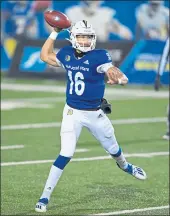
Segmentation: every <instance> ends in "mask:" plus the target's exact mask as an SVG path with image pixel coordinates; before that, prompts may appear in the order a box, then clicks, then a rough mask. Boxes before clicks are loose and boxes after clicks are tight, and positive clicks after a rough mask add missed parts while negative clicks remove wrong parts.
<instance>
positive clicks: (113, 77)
mask: <svg viewBox="0 0 170 216" xmlns="http://www.w3.org/2000/svg"><path fill="white" fill-rule="evenodd" d="M106 75H107V77H108V81H107V83H108V84H110V85H113V84H119V85H125V84H127V83H128V78H127V76H126V75H125V74H124V73H123V72H122V71H121V70H120V69H119V68H117V67H115V66H112V67H110V68H109V69H108V70H107V71H106Z"/></svg>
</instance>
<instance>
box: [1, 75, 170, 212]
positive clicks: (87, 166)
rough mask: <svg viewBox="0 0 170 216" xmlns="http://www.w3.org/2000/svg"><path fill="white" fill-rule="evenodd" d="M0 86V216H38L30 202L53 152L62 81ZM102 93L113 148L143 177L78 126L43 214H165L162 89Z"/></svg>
mask: <svg viewBox="0 0 170 216" xmlns="http://www.w3.org/2000/svg"><path fill="white" fill-rule="evenodd" d="M2 84H3V85H2V86H1V87H2V89H1V215H23V216H24V215H40V214H39V213H35V212H34V208H35V204H36V202H37V201H38V199H39V197H40V195H41V193H42V190H43V187H44V185H45V182H46V179H47V176H48V173H49V170H50V167H51V165H52V163H53V161H54V160H55V159H56V157H57V156H58V154H59V151H60V123H61V120H62V110H63V107H64V104H65V95H64V91H63V89H64V85H63V83H61V82H47V81H43V82H40V81H24V80H22V81H15V80H6V79H5V80H2ZM26 86H27V88H25V87H26ZM40 87H41V88H40ZM60 87H61V88H60ZM107 90H108V92H107V94H106V96H107V98H109V101H110V103H111V104H112V114H111V115H108V117H109V118H110V120H112V123H113V126H114V128H115V134H116V137H117V140H118V142H119V145H120V146H121V147H122V149H123V151H124V153H125V155H126V156H127V160H128V161H129V162H131V163H133V164H135V165H138V166H140V167H142V168H143V169H144V170H145V171H146V173H147V176H148V178H147V180H146V181H139V180H137V179H135V178H134V177H132V176H130V175H128V174H126V173H125V172H123V171H122V170H120V169H119V168H118V167H117V166H116V163H115V161H114V160H113V159H111V158H110V157H109V155H108V154H107V153H106V152H105V151H104V150H103V149H102V147H101V146H100V143H98V142H97V141H96V140H95V138H94V137H93V136H92V135H91V134H90V133H89V132H88V131H87V130H86V129H83V131H82V133H81V136H80V138H79V141H78V143H77V149H76V152H75V155H74V157H73V159H72V161H71V162H70V163H69V164H68V165H67V166H66V168H65V170H64V172H63V175H62V177H61V180H60V181H59V184H58V185H57V187H56V188H55V190H54V192H53V194H52V196H51V200H50V203H49V205H48V211H47V212H46V213H44V214H43V215H169V206H168V205H169V143H168V141H166V140H163V139H162V136H163V135H164V133H165V132H166V129H167V128H166V127H167V126H166V109H167V105H168V90H167V89H163V90H161V91H160V92H154V91H153V90H152V87H146V88H145V87H131V86H129V87H126V88H124V87H119V88H115V87H112V88H109V89H107ZM138 92H139V95H138ZM68 145H69V143H68Z"/></svg>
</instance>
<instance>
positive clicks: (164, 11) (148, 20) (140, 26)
mask: <svg viewBox="0 0 170 216" xmlns="http://www.w3.org/2000/svg"><path fill="white" fill-rule="evenodd" d="M136 19H137V26H136V39H137V40H138V39H141V38H146V39H156V40H166V38H167V37H168V32H169V9H168V8H167V7H165V6H164V5H163V1H160V0H149V2H148V4H145V3H144V4H142V5H140V6H139V7H138V8H137V10H136Z"/></svg>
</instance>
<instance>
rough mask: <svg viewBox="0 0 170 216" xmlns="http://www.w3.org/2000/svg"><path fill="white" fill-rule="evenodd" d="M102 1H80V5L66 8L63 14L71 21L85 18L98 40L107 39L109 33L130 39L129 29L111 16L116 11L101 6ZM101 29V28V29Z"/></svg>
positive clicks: (74, 21)
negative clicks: (92, 27)
mask: <svg viewBox="0 0 170 216" xmlns="http://www.w3.org/2000/svg"><path fill="white" fill-rule="evenodd" d="M102 2H103V1H85V0H84V1H81V2H80V5H75V6H73V7H70V8H68V9H66V11H65V14H66V15H67V16H68V17H69V19H70V20H71V22H72V23H76V21H77V17H78V18H79V20H87V21H88V22H90V23H91V24H92V25H93V26H94V29H95V32H96V35H97V38H98V40H99V41H107V40H108V39H109V34H110V33H113V34H115V35H118V36H119V37H120V38H121V39H126V40H131V39H132V37H133V36H132V32H131V31H130V29H129V28H128V27H127V26H125V25H123V24H121V23H120V22H119V21H118V20H117V19H115V18H113V17H114V16H115V14H116V11H115V10H114V9H113V8H109V7H105V6H101V3H102ZM101 29H102V30H101Z"/></svg>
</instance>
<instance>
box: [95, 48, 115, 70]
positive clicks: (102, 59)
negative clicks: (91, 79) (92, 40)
mask: <svg viewBox="0 0 170 216" xmlns="http://www.w3.org/2000/svg"><path fill="white" fill-rule="evenodd" d="M96 56H97V69H96V70H97V72H98V73H105V72H106V71H107V70H108V69H109V68H110V67H112V66H113V64H112V58H111V55H110V54H109V53H108V52H107V51H106V50H100V51H99V53H97V54H96Z"/></svg>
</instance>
